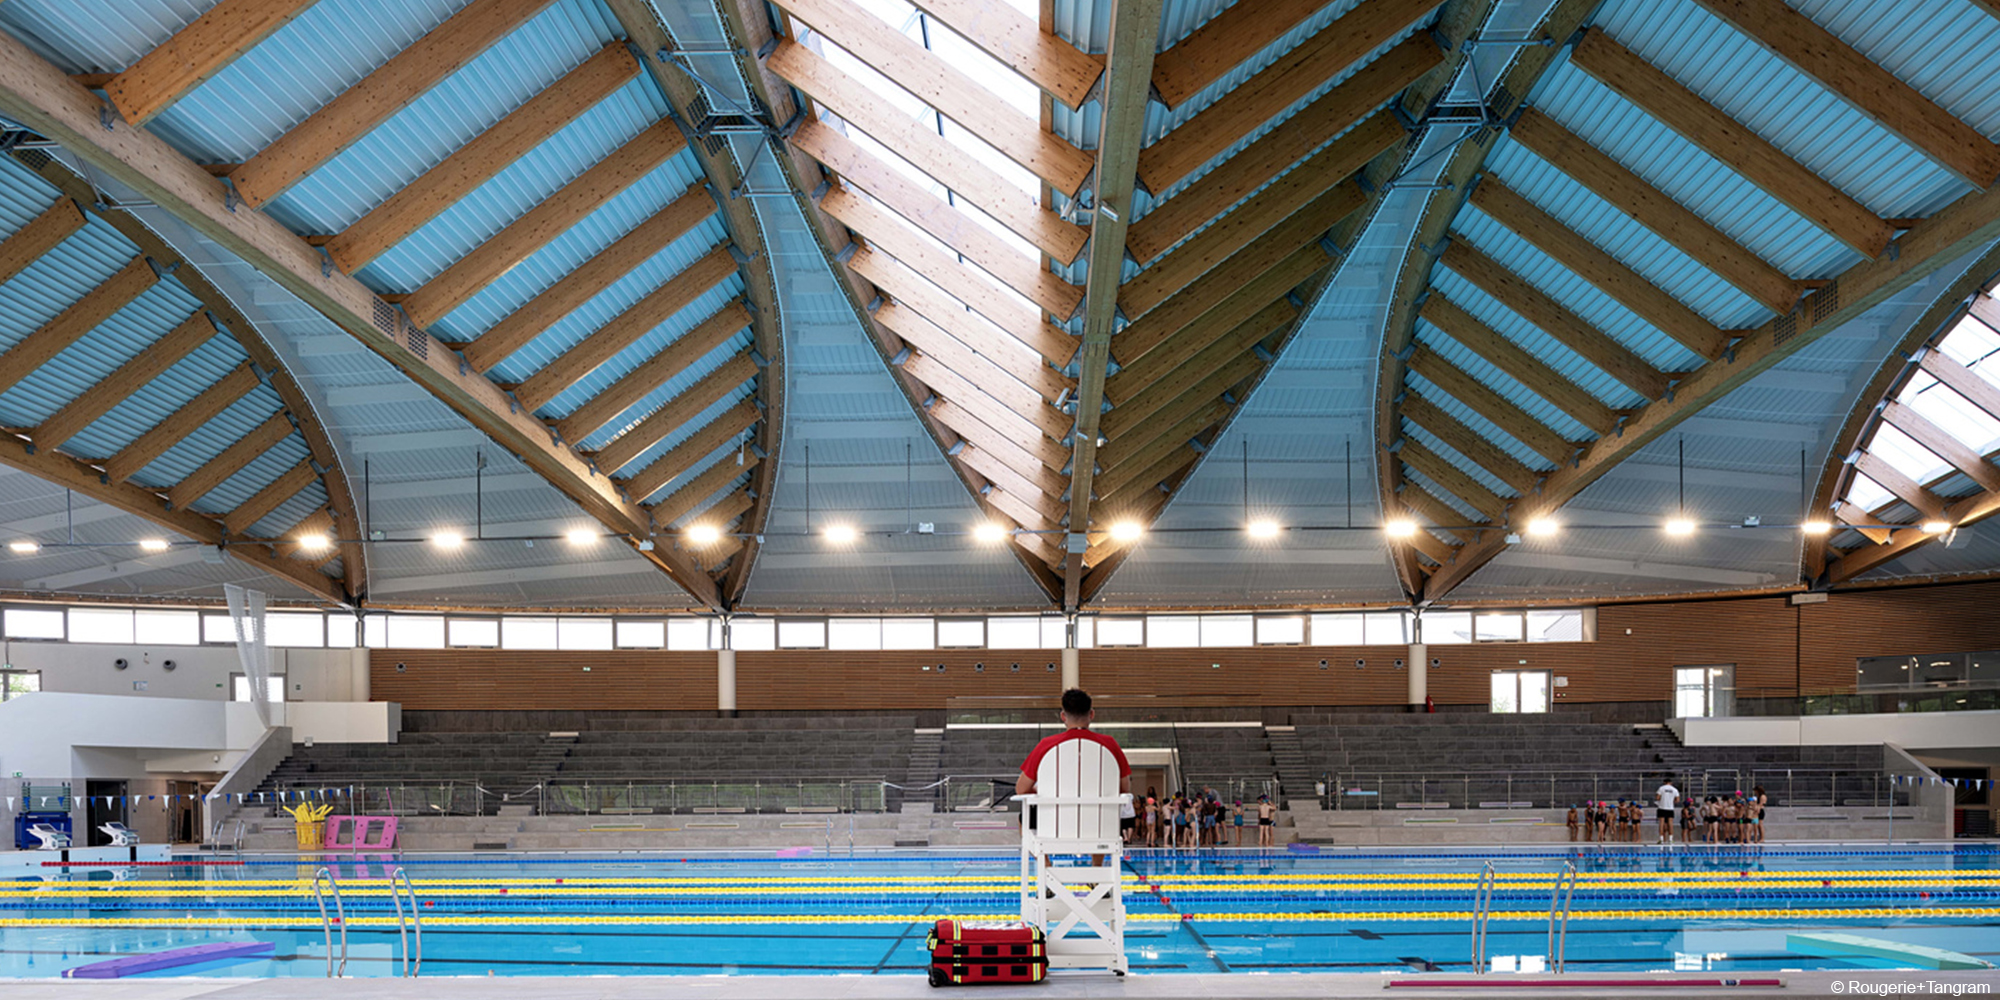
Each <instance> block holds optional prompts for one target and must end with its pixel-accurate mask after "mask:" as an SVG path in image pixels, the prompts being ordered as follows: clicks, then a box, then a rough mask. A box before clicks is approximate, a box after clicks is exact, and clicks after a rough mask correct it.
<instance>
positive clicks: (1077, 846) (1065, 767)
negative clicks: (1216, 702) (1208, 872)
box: [1015, 740, 1130, 976]
mask: <svg viewBox="0 0 2000 1000" xmlns="http://www.w3.org/2000/svg"><path fill="white" fill-rule="evenodd" d="M1015 798H1016V799H1018V800H1020V802H1021V804H1022V808H1021V920H1022V921H1023V922H1025V923H1027V924H1030V925H1033V926H1035V927H1039V928H1041V929H1042V933H1043V934H1044V935H1045V937H1046V941H1047V947H1048V956H1049V968H1050V969H1103V970H1105V971H1107V972H1112V973H1116V974H1118V975H1121V976H1122V975H1124V974H1125V972H1126V970H1127V965H1126V961H1125V892H1124V882H1123V879H1122V878H1121V874H1122V866H1121V861H1122V850H1123V847H1124V839H1123V837H1122V835H1121V833H1120V831H1119V829H1118V806H1119V804H1120V803H1122V802H1124V801H1126V800H1127V799H1129V798H1130V796H1128V795H1122V794H1120V793H1119V791H1118V760H1117V758H1115V757H1113V756H1112V755H1111V751H1110V750H1108V749H1106V748H1105V747H1104V746H1103V745H1101V744H1098V743H1096V742H1093V741H1091V740H1067V741H1065V742H1063V743H1060V744H1057V745H1056V747H1055V749H1053V750H1051V751H1049V752H1048V753H1047V754H1045V755H1043V757H1042V761H1041V765H1040V767H1038V768H1037V769H1036V772H1035V791H1034V792H1033V793H1032V794H1029V795H1017V796H1015ZM1030 811H1032V812H1033V813H1034V819H1035V821H1034V825H1032V826H1030V825H1029V822H1028V817H1029V813H1030ZM1097 857H1101V858H1102V859H1103V863H1102V864H1097V863H1094V861H1095V858H1097ZM1079 860H1080V861H1081V862H1082V864H1075V863H1069V862H1076V861H1079ZM1058 861H1060V862H1065V863H1056V862H1058ZM1084 931H1088V932H1089V934H1088V935H1085V934H1083V933H1081V932H1084Z"/></svg>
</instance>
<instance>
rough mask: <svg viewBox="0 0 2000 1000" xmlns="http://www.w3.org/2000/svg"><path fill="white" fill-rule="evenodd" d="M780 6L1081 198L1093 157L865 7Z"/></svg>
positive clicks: (824, 2)
mask: <svg viewBox="0 0 2000 1000" xmlns="http://www.w3.org/2000/svg"><path fill="white" fill-rule="evenodd" d="M778 5H779V6H780V7H783V8H785V9H786V10H787V11H789V12H791V14H792V16H793V17H796V18H798V19H799V20H802V21H804V22H805V23H807V24H809V25H811V26H812V28H813V30H815V31H817V32H819V33H820V34H821V35H824V36H825V37H827V38H828V39H830V40H832V41H833V42H834V43H835V44H837V45H839V46H840V47H841V48H843V49H846V50H847V51H848V53H850V54H851V55H853V56H854V58H856V59H858V60H860V61H861V63H862V64H863V65H866V66H867V67H868V68H870V69H872V70H874V71H875V72H877V73H880V74H882V77H883V78H884V79H886V80H888V81H889V82H890V83H893V84H895V85H896V86H898V87H901V88H902V89H904V90H906V91H908V92H909V93H910V94H911V95H912V96H914V97H916V98H917V99H918V100H920V101H922V102H923V103H925V104H926V105H929V106H930V107H931V108H933V109H935V110H936V111H937V113H938V114H940V115H943V116H944V117H946V118H949V119H951V120H952V121H953V122H956V123H957V124H958V126H959V127H960V128H962V129H965V130H966V131H967V132H969V133H971V134H972V135H974V136H977V137H978V138H979V139H980V140H981V141H983V142H985V143H986V144H987V145H989V146H991V147H993V149H994V151H995V152H997V153H999V154H1000V155H1001V156H1004V157H1006V158H1007V159H1009V160H1011V161H1013V162H1014V163H1015V165H1017V166H1019V167H1020V168H1021V169H1023V170H1026V171H1028V172H1029V173H1031V174H1033V175H1035V176H1036V177H1038V178H1040V179H1041V180H1042V181H1043V182H1044V183H1047V184H1049V185H1052V186H1054V187H1055V189H1056V190H1058V191H1061V192H1062V193H1063V194H1065V195H1074V194H1076V192H1077V189H1079V188H1081V187H1083V182H1084V180H1085V178H1087V177H1089V176H1090V169H1091V166H1092V162H1091V157H1090V154H1088V153H1086V152H1084V151H1083V150H1081V149H1078V148H1076V147H1075V146H1072V145H1070V144H1069V143H1067V142H1064V141H1063V140H1062V139H1061V138H1060V137H1058V136H1056V135H1054V134H1052V133H1049V132H1044V131H1042V129H1041V128H1040V127H1038V126H1037V125H1036V123H1035V121H1034V120H1033V119H1031V118H1029V117H1028V116H1026V115H1024V114H1022V113H1020V112H1019V111H1017V110H1015V109H1014V108H1013V106H1011V105H1009V104H1008V103H1007V102H1006V101H1005V100H1002V99H1001V97H1000V95H998V94H995V93H994V92H993V91H991V90H988V89H987V88H986V87H984V86H982V85H981V84H979V83H978V82H977V81H975V80H974V79H972V78H971V77H970V76H967V75H966V74H965V73H964V72H962V71H961V70H959V69H958V68H957V67H955V66H953V65H952V64H951V62H950V61H949V60H947V59H945V58H944V57H943V56H941V55H939V54H937V53H936V52H933V51H931V50H930V49H927V48H925V47H924V46H923V44H922V43H920V42H918V41H917V40H916V39H913V38H911V37H910V36H908V35H906V34H903V33H902V32H901V31H898V30H896V28H895V27H894V26H892V25H890V24H889V22H887V21H884V20H882V19H881V18H878V17H876V16H875V15H873V14H871V13H869V12H868V11H867V10H865V9H863V8H862V7H861V6H859V5H857V4H854V3H852V2H849V0H779V3H778Z"/></svg>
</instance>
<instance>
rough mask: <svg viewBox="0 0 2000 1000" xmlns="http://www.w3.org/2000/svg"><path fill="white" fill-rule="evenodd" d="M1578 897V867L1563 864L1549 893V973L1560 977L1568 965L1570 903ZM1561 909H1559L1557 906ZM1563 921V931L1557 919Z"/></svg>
mask: <svg viewBox="0 0 2000 1000" xmlns="http://www.w3.org/2000/svg"><path fill="white" fill-rule="evenodd" d="M1575 896H1576V865H1574V864H1572V863H1570V862H1567V861H1565V862H1563V870H1562V871H1560V872H1557V873H1556V885H1555V888H1554V889H1552V890H1550V892H1549V971H1550V972H1554V973H1557V974H1558V975H1560V974H1561V973H1562V971H1563V969H1564V967H1565V966H1566V965H1567V964H1568V962H1567V960H1566V958H1565V956H1566V954H1567V952H1568V951H1569V910H1570V901H1571V900H1572V899H1574V898H1575ZM1558 903H1560V904H1561V908H1560V909H1558V908H1557V904H1558ZM1558 917H1560V919H1561V925H1560V926H1561V929H1560V930H1558V929H1557V926H1558V924H1557V919H1558Z"/></svg>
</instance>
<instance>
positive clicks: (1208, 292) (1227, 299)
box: [1112, 238, 1334, 365]
mask: <svg viewBox="0 0 2000 1000" xmlns="http://www.w3.org/2000/svg"><path fill="white" fill-rule="evenodd" d="M1280 246H1281V243H1280V241H1279V240H1277V239H1275V238H1274V239H1271V240H1265V241H1259V242H1258V243H1257V244H1255V245H1253V246H1250V247H1246V248H1245V249H1244V250H1243V251H1241V252H1239V253H1238V254H1237V255H1236V257H1234V258H1232V259H1231V260H1229V261H1227V262H1225V263H1224V264H1223V265H1222V266H1221V267H1218V268H1216V269H1215V270H1213V271H1211V272H1209V277H1208V279H1207V280H1205V281H1200V282H1197V283H1195V284H1193V285H1190V286H1189V287H1187V288H1184V289H1182V290H1181V291H1180V292H1178V293H1176V294H1175V295H1174V297H1173V298H1170V299H1168V300H1167V301H1166V302H1165V303H1163V304H1161V305H1160V306H1158V307H1156V308H1154V309H1153V310H1152V311H1151V312H1150V313H1148V314H1146V315H1145V316H1142V317H1140V318H1139V319H1137V320H1135V321H1133V323H1132V324H1131V325H1130V326H1127V327H1126V328H1125V329H1124V330H1123V331H1121V332H1120V333H1119V336H1118V343H1117V346H1116V349H1115V350H1114V351H1113V352H1112V355H1113V356H1114V357H1116V358H1117V359H1118V363H1119V364H1120V365H1129V364H1133V363H1136V362H1137V361H1139V360H1140V359H1141V358H1144V357H1145V356H1146V354H1147V352H1149V351H1153V350H1157V349H1158V348H1159V347H1160V346H1161V345H1163V344H1166V343H1168V342H1170V341H1172V340H1173V338H1174V337H1175V336H1176V335H1177V334H1179V333H1181V332H1182V331H1184V330H1186V329H1188V328H1189V327H1191V326H1193V325H1195V323H1196V322H1197V321H1198V320H1202V319H1204V318H1210V317H1212V318H1213V319H1214V321H1219V322H1221V323H1222V324H1223V325H1225V326H1228V325H1233V324H1235V323H1237V322H1241V321H1242V320H1246V319H1248V318H1250V317H1251V316H1254V315H1256V314H1257V312H1258V311H1259V310H1261V309H1263V308H1264V307H1265V306H1266V305H1269V304H1270V303H1271V302H1272V301H1273V300H1276V299H1281V298H1284V297H1285V295H1286V294H1287V293H1288V292H1290V291H1291V290H1292V289H1293V288H1295V287H1297V286H1298V285H1300V284H1302V283H1304V282H1305V281H1306V280H1307V279H1309V278H1311V277H1312V276H1313V275H1315V274H1318V273H1319V272H1320V271H1322V270H1324V269H1325V268H1326V266H1327V265H1328V264H1330V263H1332V262H1333V259H1334V258H1333V254H1331V253H1329V252H1328V251H1327V249H1326V247H1324V246H1322V245H1321V244H1319V243H1317V242H1315V243H1308V244H1307V245H1305V246H1304V247H1301V248H1299V249H1296V250H1293V251H1291V252H1290V253H1288V254H1286V255H1285V256H1284V257H1283V258H1282V259H1280V260H1278V261H1276V262H1274V263H1267V261H1266V259H1265V258H1267V257H1268V256H1269V255H1270V254H1271V253H1272V252H1275V251H1276V250H1278V249H1279V247H1280Z"/></svg>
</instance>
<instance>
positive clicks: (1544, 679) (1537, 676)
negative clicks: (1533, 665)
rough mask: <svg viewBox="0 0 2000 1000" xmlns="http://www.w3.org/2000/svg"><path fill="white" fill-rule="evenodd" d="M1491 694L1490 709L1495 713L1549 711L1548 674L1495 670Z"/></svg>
mask: <svg viewBox="0 0 2000 1000" xmlns="http://www.w3.org/2000/svg"><path fill="white" fill-rule="evenodd" d="M1492 694H1493V700H1492V705H1491V708H1492V710H1493V711H1494V712H1495V713H1498V714H1512V713H1539V712H1546V711H1548V710H1549V672H1548V671H1546V670H1495V671H1493V691H1492Z"/></svg>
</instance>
